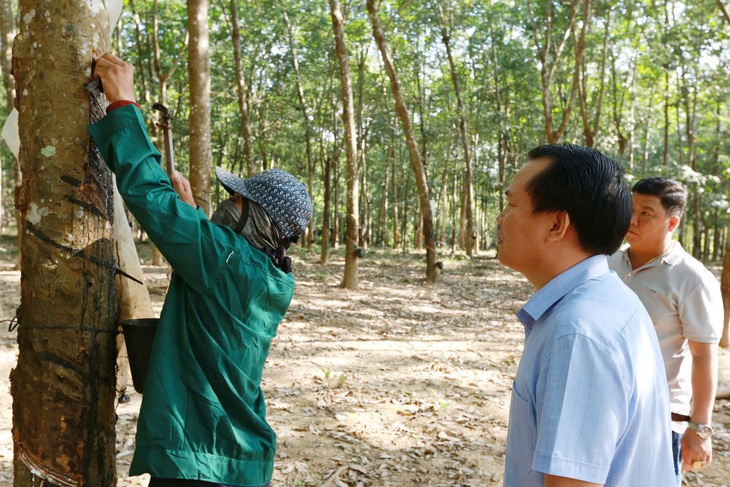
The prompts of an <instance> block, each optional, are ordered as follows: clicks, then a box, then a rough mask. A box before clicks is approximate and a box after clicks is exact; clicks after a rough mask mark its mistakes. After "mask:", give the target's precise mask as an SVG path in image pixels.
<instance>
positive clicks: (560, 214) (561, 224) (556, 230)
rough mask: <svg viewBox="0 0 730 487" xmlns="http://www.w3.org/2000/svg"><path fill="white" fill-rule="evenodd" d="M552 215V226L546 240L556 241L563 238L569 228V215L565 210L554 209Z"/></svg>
mask: <svg viewBox="0 0 730 487" xmlns="http://www.w3.org/2000/svg"><path fill="white" fill-rule="evenodd" d="M552 215H553V216H552V226H551V227H550V231H549V232H548V240H549V241H552V242H557V241H559V240H562V239H564V238H565V236H566V234H567V233H568V230H569V229H570V215H568V212H567V211H555V212H553V214H552Z"/></svg>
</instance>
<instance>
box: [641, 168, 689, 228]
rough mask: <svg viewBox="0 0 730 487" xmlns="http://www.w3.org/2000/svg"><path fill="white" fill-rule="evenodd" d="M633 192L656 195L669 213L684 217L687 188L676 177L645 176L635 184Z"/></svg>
mask: <svg viewBox="0 0 730 487" xmlns="http://www.w3.org/2000/svg"><path fill="white" fill-rule="evenodd" d="M631 191H632V192H633V193H639V194H645V195H649V196H656V197H658V198H659V200H660V201H661V202H662V206H663V207H664V209H665V210H667V213H669V214H670V215H672V216H678V217H680V218H681V217H682V215H683V214H684V206H685V205H686V204H687V188H685V186H684V184H682V183H680V182H679V181H675V180H674V179H669V178H662V177H654V178H645V179H641V180H640V181H638V182H637V183H636V184H634V187H633V188H631Z"/></svg>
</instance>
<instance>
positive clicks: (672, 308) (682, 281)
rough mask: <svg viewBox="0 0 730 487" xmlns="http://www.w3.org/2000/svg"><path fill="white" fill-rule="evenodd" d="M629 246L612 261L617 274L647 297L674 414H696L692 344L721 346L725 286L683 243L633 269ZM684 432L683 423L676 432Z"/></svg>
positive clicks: (641, 297)
mask: <svg viewBox="0 0 730 487" xmlns="http://www.w3.org/2000/svg"><path fill="white" fill-rule="evenodd" d="M628 248H629V246H628V245H627V246H625V247H623V248H622V249H621V250H619V251H618V252H616V253H615V254H613V255H612V256H611V257H609V259H608V265H609V267H610V268H611V270H613V271H616V273H617V274H618V275H619V276H620V277H621V278H622V279H623V281H624V283H626V285H627V286H628V287H629V288H631V290H633V291H634V292H635V293H636V294H637V295H638V296H639V299H641V302H642V303H643V304H644V307H646V310H647V311H648V312H649V316H651V320H652V322H653V323H654V328H655V329H656V333H657V336H658V337H659V346H660V347H661V350H662V356H663V358H664V366H665V368H666V370H667V382H668V383H669V398H670V402H671V405H672V412H674V413H679V414H687V415H688V414H690V410H691V407H690V402H691V400H692V380H691V379H692V355H691V353H690V350H689V344H688V343H687V340H692V341H695V342H700V343H717V342H719V341H720V336H721V334H722V321H723V306H722V295H721V293H720V284H719V283H718V281H717V279H716V278H715V276H714V275H712V273H711V272H710V271H708V270H707V269H706V268H705V266H704V265H702V263H701V262H699V261H698V260H696V259H695V258H693V257H692V256H691V255H689V254H688V253H687V252H685V250H684V249H683V248H682V246H681V245H680V244H679V242H674V244H673V246H672V248H671V249H670V250H669V251H668V252H666V253H665V254H663V255H662V256H661V257H659V258H658V259H655V260H653V261H650V262H648V263H646V264H644V265H643V266H641V267H639V268H638V269H632V267H631V261H630V260H629V255H628ZM673 429H674V430H675V431H677V432H678V433H683V432H684V428H683V427H681V424H680V425H678V424H676V423H675V425H674V428H673Z"/></svg>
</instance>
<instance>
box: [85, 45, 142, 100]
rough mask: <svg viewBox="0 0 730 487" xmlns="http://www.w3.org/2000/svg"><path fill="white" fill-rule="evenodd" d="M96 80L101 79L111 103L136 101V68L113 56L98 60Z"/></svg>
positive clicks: (109, 55)
mask: <svg viewBox="0 0 730 487" xmlns="http://www.w3.org/2000/svg"><path fill="white" fill-rule="evenodd" d="M94 78H99V79H100V80H101V84H102V86H103V87H104V95H106V99H107V100H109V103H114V102H115V101H119V100H128V101H135V98H134V67H133V66H132V65H131V64H128V63H125V62H124V61H122V60H121V59H119V58H118V57H116V56H115V55H113V54H109V53H108V54H104V55H103V56H101V57H100V58H98V59H96V61H95V66H94Z"/></svg>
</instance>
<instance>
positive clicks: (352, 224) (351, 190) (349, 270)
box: [329, 0, 360, 289]
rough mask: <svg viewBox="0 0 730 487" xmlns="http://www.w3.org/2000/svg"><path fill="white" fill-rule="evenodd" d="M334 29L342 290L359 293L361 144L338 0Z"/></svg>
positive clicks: (334, 7)
mask: <svg viewBox="0 0 730 487" xmlns="http://www.w3.org/2000/svg"><path fill="white" fill-rule="evenodd" d="M329 3H330V11H331V17H332V28H333V30H334V33H335V52H336V54H337V61H338V63H339V66H340V86H341V93H342V124H343V128H344V131H345V138H344V139H345V140H344V143H345V158H346V159H347V231H346V232H347V243H346V244H345V274H344V277H343V278H342V287H344V288H346V289H357V285H358V275H357V270H358V269H357V244H358V231H359V226H360V222H359V219H360V210H359V208H358V174H357V171H358V168H357V147H356V144H357V140H356V136H355V108H354V102H353V97H352V82H351V81H350V63H349V61H348V59H347V44H346V43H345V26H344V20H343V18H342V11H341V10H340V2H339V1H338V0H329Z"/></svg>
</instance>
